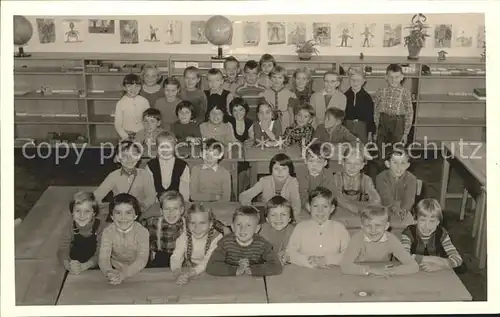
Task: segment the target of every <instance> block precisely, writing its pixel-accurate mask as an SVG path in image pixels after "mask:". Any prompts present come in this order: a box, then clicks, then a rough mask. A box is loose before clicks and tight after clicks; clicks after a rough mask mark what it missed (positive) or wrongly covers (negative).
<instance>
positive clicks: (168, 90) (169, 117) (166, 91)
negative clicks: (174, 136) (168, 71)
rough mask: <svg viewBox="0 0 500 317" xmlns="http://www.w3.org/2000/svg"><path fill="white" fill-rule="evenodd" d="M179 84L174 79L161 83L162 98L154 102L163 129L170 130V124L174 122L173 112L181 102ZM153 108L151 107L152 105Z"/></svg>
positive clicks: (174, 113) (170, 78) (169, 78)
mask: <svg viewBox="0 0 500 317" xmlns="http://www.w3.org/2000/svg"><path fill="white" fill-rule="evenodd" d="M180 88H181V83H180V82H179V81H178V80H177V78H174V77H168V78H167V79H165V81H164V82H163V96H162V98H159V99H158V100H156V102H155V104H154V107H155V108H156V109H158V110H160V112H161V116H162V124H163V128H164V129H167V130H172V127H171V126H172V124H173V123H174V122H175V115H176V112H175V110H176V109H177V105H179V103H180V102H181V101H182V100H181V99H179V97H178V95H179V90H180ZM152 106H153V105H152Z"/></svg>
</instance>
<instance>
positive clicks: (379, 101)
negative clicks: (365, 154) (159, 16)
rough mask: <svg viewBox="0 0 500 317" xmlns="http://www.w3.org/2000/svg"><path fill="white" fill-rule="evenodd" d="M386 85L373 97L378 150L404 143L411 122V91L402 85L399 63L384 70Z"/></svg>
mask: <svg viewBox="0 0 500 317" xmlns="http://www.w3.org/2000/svg"><path fill="white" fill-rule="evenodd" d="M386 80H387V83H388V87H385V88H380V89H379V90H377V92H376V94H375V97H374V104H375V108H374V121H375V127H376V129H377V132H376V138H377V146H378V148H379V151H382V150H383V149H384V147H383V146H388V145H392V144H394V143H397V142H402V143H403V144H405V143H406V141H407V140H408V133H410V129H411V126H412V123H413V106H412V101H411V93H410V92H409V91H408V90H407V89H406V88H404V87H403V86H402V83H403V80H404V75H403V68H402V67H401V65H399V64H390V65H389V66H388V67H387V71H386Z"/></svg>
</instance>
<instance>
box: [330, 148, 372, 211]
mask: <svg viewBox="0 0 500 317" xmlns="http://www.w3.org/2000/svg"><path fill="white" fill-rule="evenodd" d="M365 164H366V158H365V155H364V154H363V153H362V150H360V149H359V148H357V147H356V148H347V149H345V151H344V155H343V157H342V167H343V171H342V172H339V173H336V174H335V175H333V184H334V190H335V197H336V198H337V201H338V204H339V207H341V208H345V209H347V210H348V211H350V212H351V213H353V214H358V213H359V210H360V209H362V208H364V207H365V206H367V205H379V204H380V196H379V194H378V193H377V190H376V189H375V186H374V185H373V181H372V179H371V178H370V176H368V175H365V174H364V173H362V172H361V170H362V169H363V167H364V166H365Z"/></svg>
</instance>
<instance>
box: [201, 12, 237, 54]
mask: <svg viewBox="0 0 500 317" xmlns="http://www.w3.org/2000/svg"><path fill="white" fill-rule="evenodd" d="M205 36H206V38H207V40H208V41H209V42H210V43H212V44H214V45H217V46H219V49H218V55H217V56H215V57H213V58H214V59H223V58H224V57H223V56H222V47H220V46H221V45H225V44H229V43H231V39H232V38H233V24H232V23H231V20H229V19H228V18H226V17H225V16H222V15H215V16H213V17H211V18H210V19H208V21H207V23H206V24H205Z"/></svg>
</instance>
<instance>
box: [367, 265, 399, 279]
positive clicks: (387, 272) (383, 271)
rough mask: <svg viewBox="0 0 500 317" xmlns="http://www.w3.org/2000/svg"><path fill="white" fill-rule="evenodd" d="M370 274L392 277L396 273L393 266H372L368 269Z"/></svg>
mask: <svg viewBox="0 0 500 317" xmlns="http://www.w3.org/2000/svg"><path fill="white" fill-rule="evenodd" d="M368 274H369V275H373V276H383V277H390V276H392V275H394V273H393V271H392V268H390V267H389V268H370V269H369V270H368Z"/></svg>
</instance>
